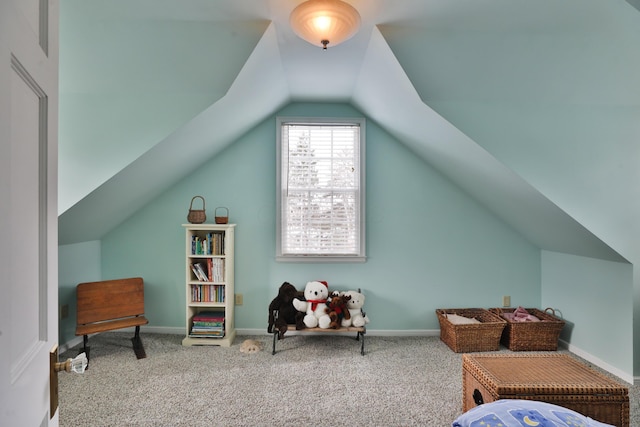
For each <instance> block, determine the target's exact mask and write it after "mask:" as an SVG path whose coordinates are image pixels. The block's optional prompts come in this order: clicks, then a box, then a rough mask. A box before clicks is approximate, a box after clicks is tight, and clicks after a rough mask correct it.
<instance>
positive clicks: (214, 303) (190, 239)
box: [182, 224, 236, 347]
mask: <svg viewBox="0 0 640 427" xmlns="http://www.w3.org/2000/svg"><path fill="white" fill-rule="evenodd" d="M182 226H183V227H184V228H185V272H186V276H185V291H186V322H185V337H184V339H183V340H182V345H184V346H192V345H220V346H224V347H229V346H231V344H233V340H234V338H235V336H236V330H235V323H234V303H235V302H234V288H233V285H234V274H233V268H234V259H233V255H234V230H235V226H236V225H235V224H183V225H182ZM194 265H196V266H197V265H199V266H200V269H199V272H200V273H202V272H204V276H203V275H202V274H200V278H199V277H198V275H197V274H196V272H194V271H193V269H192V266H194ZM196 268H197V267H196ZM202 313H213V314H215V315H216V317H224V326H223V327H222V328H220V327H219V326H218V321H217V320H216V321H213V322H209V324H208V325H206V326H205V327H204V328H200V330H198V328H196V329H195V330H194V329H193V326H194V325H193V318H194V316H196V315H198V314H201V315H202Z"/></svg>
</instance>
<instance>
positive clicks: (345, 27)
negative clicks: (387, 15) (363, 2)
mask: <svg viewBox="0 0 640 427" xmlns="http://www.w3.org/2000/svg"><path fill="white" fill-rule="evenodd" d="M289 22H290V23H291V28H293V31H294V32H295V33H296V34H297V35H298V36H299V37H300V38H302V39H303V40H306V41H308V42H309V43H311V44H313V45H316V46H319V47H323V48H324V49H326V48H327V45H328V46H337V45H339V44H340V43H342V42H343V41H345V40H348V39H350V38H351V37H352V36H353V35H354V34H355V33H356V32H357V31H358V29H359V28H360V14H359V13H358V11H357V10H356V9H355V8H354V7H353V6H351V5H350V4H348V3H345V2H343V1H340V0H308V1H306V2H304V3H301V4H299V5H298V6H297V7H296V8H295V9H293V12H291V16H290V18H289Z"/></svg>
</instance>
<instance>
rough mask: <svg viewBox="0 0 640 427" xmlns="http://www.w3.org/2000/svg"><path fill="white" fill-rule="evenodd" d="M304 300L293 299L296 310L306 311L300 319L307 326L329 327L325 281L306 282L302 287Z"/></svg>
mask: <svg viewBox="0 0 640 427" xmlns="http://www.w3.org/2000/svg"><path fill="white" fill-rule="evenodd" d="M304 297H305V299H306V301H301V300H299V299H298V298H294V299H293V306H294V307H295V308H296V310H298V311H301V312H303V313H306V314H305V316H304V319H303V320H302V321H303V322H304V324H305V326H306V327H307V328H315V327H318V328H323V329H327V328H329V324H330V323H331V318H330V317H329V315H328V314H327V313H326V310H325V309H326V308H327V304H326V302H327V298H328V297H329V287H328V285H327V282H320V281H317V280H315V281H313V282H309V283H307V285H306V286H305V288H304Z"/></svg>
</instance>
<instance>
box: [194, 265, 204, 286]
mask: <svg viewBox="0 0 640 427" xmlns="http://www.w3.org/2000/svg"><path fill="white" fill-rule="evenodd" d="M191 271H193V275H194V276H196V279H198V280H199V281H201V282H205V281H206V280H207V278H206V277H204V276H203V275H202V273H201V272H200V270H198V267H197V266H196V264H191Z"/></svg>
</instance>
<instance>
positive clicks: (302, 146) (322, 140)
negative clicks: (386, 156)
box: [276, 117, 365, 262]
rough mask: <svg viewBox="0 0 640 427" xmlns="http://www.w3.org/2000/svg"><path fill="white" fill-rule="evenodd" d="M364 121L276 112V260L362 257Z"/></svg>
mask: <svg viewBox="0 0 640 427" xmlns="http://www.w3.org/2000/svg"><path fill="white" fill-rule="evenodd" d="M364 124H365V121H364V119H300V118H283V117H278V119H277V126H276V127H277V147H278V149H277V160H278V167H277V168H278V170H277V176H278V179H277V181H278V183H277V196H278V201H277V225H276V229H277V234H276V236H277V237H276V240H277V242H276V244H277V248H276V255H277V259H278V260H280V261H331V262H336V261H351V262H363V261H364V260H365V238H364V237H365V236H364V230H365V227H364V218H365V216H364V148H365V147H364V146H365V144H364V133H365V132H364Z"/></svg>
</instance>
